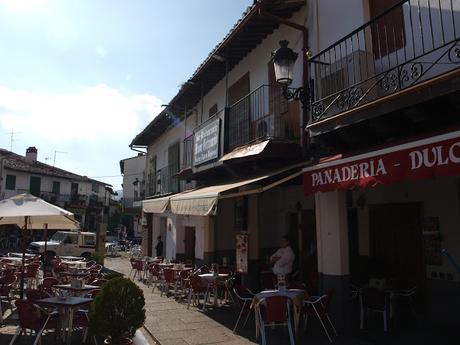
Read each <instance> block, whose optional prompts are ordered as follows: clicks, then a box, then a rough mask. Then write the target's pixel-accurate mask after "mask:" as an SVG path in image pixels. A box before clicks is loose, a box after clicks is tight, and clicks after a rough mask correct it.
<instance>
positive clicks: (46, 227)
mask: <svg viewBox="0 0 460 345" xmlns="http://www.w3.org/2000/svg"><path fill="white" fill-rule="evenodd" d="M44 236H45V250H44V251H43V257H42V261H43V277H45V271H46V266H47V264H48V255H47V253H46V251H47V244H48V224H45V234H44Z"/></svg>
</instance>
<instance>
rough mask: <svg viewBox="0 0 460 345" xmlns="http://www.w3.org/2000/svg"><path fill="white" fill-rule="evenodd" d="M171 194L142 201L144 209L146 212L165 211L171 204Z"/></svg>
mask: <svg viewBox="0 0 460 345" xmlns="http://www.w3.org/2000/svg"><path fill="white" fill-rule="evenodd" d="M170 198H171V195H169V196H164V197H161V198H156V199H147V200H143V201H142V211H143V212H144V213H164V212H165V211H166V209H167V208H168V205H169V199H170Z"/></svg>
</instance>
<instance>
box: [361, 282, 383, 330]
mask: <svg viewBox="0 0 460 345" xmlns="http://www.w3.org/2000/svg"><path fill="white" fill-rule="evenodd" d="M359 301H360V306H361V313H360V316H361V317H360V328H361V329H363V328H364V317H365V314H367V313H368V312H369V311H371V312H374V313H381V314H382V317H383V330H384V331H385V332H387V331H388V316H389V308H390V305H389V296H388V294H387V293H385V291H383V290H381V289H377V288H373V287H365V288H362V289H361V293H360V295H359Z"/></svg>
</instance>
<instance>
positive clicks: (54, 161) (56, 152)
mask: <svg viewBox="0 0 460 345" xmlns="http://www.w3.org/2000/svg"><path fill="white" fill-rule="evenodd" d="M58 153H68V152H64V151H57V150H54V159H53V168H54V167H55V166H56V154H58Z"/></svg>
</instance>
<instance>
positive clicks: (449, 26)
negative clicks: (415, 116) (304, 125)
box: [309, 0, 460, 123]
mask: <svg viewBox="0 0 460 345" xmlns="http://www.w3.org/2000/svg"><path fill="white" fill-rule="evenodd" d="M309 65H310V75H311V77H312V78H313V81H314V87H313V101H312V104H311V110H312V119H311V121H312V122H313V123H314V122H317V121H320V120H322V119H325V118H328V117H330V116H333V115H336V114H339V113H341V112H344V111H347V110H351V109H353V108H356V107H358V106H361V105H363V104H366V103H369V102H371V101H374V100H377V99H379V98H382V97H384V96H388V95H391V94H393V93H397V92H399V91H401V90H404V89H406V88H408V87H411V86H414V85H417V84H419V83H421V82H423V81H427V80H430V79H432V78H434V77H436V76H439V75H441V74H444V73H447V72H449V71H452V70H454V69H457V68H459V67H460V3H459V2H458V1H455V0H405V1H401V2H399V3H398V4H397V5H395V6H393V7H391V8H390V9H388V10H387V11H385V12H383V13H382V14H380V15H379V16H376V17H375V18H374V19H372V20H371V21H370V22H368V23H366V24H365V25H363V26H361V27H360V28H358V29H356V30H355V31H353V32H351V33H350V34H349V35H347V36H346V37H344V38H342V39H341V40H340V41H338V42H336V43H334V44H333V45H331V46H330V47H328V48H327V49H325V50H323V51H321V52H320V53H319V54H317V55H316V56H314V57H312V58H311V59H310V60H309Z"/></svg>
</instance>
